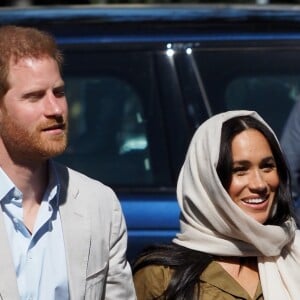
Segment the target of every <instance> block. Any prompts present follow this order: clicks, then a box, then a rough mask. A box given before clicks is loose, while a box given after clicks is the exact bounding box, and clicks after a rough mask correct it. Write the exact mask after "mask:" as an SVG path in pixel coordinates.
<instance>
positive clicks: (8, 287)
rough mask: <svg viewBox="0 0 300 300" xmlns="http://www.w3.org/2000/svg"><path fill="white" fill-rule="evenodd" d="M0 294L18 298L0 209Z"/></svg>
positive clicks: (14, 274)
mask: <svg viewBox="0 0 300 300" xmlns="http://www.w3.org/2000/svg"><path fill="white" fill-rule="evenodd" d="M0 239H1V240H0V295H1V299H4V300H5V299H7V300H17V299H20V296H19V292H18V284H17V277H16V272H15V267H14V263H13V259H12V255H11V249H10V245H9V241H8V237H7V232H6V229H5V224H4V218H3V212H2V209H1V210H0Z"/></svg>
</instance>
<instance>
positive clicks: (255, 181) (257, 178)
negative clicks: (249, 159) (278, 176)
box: [249, 170, 267, 191]
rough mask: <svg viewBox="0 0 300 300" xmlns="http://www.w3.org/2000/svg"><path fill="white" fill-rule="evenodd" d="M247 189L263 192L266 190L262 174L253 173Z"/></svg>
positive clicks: (257, 171) (258, 172)
mask: <svg viewBox="0 0 300 300" xmlns="http://www.w3.org/2000/svg"><path fill="white" fill-rule="evenodd" d="M249 188H250V189H252V190H257V191H263V190H265V189H266V188H267V182H266V180H265V178H264V175H263V174H262V172H260V171H259V170H256V171H253V173H252V175H251V176H250V180H249Z"/></svg>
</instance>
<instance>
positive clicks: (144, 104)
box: [57, 52, 170, 188]
mask: <svg viewBox="0 0 300 300" xmlns="http://www.w3.org/2000/svg"><path fill="white" fill-rule="evenodd" d="M122 54H123V55H122V56H121V55H120V54H118V53H105V52H104V53H103V52H102V53H101V52H99V53H97V52H89V53H82V52H79V53H78V54H77V55H76V53H72V54H71V53H68V52H67V56H66V67H65V70H64V79H65V83H66V94H67V98H68V103H69V123H70V126H69V127H70V130H69V143H68V148H67V149H66V151H65V153H64V154H63V155H61V156H60V157H58V158H57V160H58V161H60V162H63V163H65V164H66V165H68V166H70V167H72V168H74V169H76V170H79V171H81V172H83V173H85V174H87V175H89V176H91V177H93V178H96V179H98V180H101V181H102V182H104V183H106V184H109V185H112V186H114V187H120V188H122V187H131V188H135V187H143V186H149V187H151V186H154V185H161V184H164V185H166V184H168V183H169V182H170V177H169V174H168V172H167V171H166V170H167V167H166V166H165V165H164V164H163V163H162V164H157V163H156V162H155V160H156V159H157V158H156V157H155V155H154V154H155V153H160V156H162V157H161V158H160V159H162V160H164V161H167V159H166V158H165V157H163V156H164V154H165V153H166V151H165V150H164V144H163V143H162V142H161V141H162V140H163V137H162V136H161V135H162V133H163V130H156V129H157V128H160V127H159V126H162V125H159V124H161V120H160V113H159V106H158V105H157V96H156V87H155V82H153V80H152V78H154V77H152V69H151V67H149V68H148V69H146V70H145V71H143V72H144V74H143V73H142V72H141V73H138V72H137V69H138V68H139V66H140V65H142V64H143V63H144V64H145V65H147V63H148V64H151V61H150V58H149V56H147V55H146V56H143V55H135V56H133V55H127V56H126V55H124V53H122ZM65 55H66V54H65ZM79 55H80V59H81V60H83V63H81V64H78V63H77V62H78V57H79ZM134 67H135V69H134ZM145 72H147V73H145ZM152 124H155V126H154V127H153V126H152ZM153 141H154V142H155V144H154V142H153ZM154 148H155V149H154ZM157 148H158V149H157ZM158 166H159V168H160V170H159V169H158V168H157V167H158ZM161 169H163V171H161ZM156 174H160V175H159V176H156Z"/></svg>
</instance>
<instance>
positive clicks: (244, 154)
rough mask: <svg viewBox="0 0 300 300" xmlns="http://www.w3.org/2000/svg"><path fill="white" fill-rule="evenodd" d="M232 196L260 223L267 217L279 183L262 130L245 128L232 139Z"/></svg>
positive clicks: (271, 155) (230, 191) (230, 188)
mask: <svg viewBox="0 0 300 300" xmlns="http://www.w3.org/2000/svg"><path fill="white" fill-rule="evenodd" d="M231 147H232V148H231V151H232V161H233V165H232V180H231V183H230V186H229V189H228V193H229V195H230V197H231V198H232V200H233V201H234V202H235V203H236V204H237V205H238V206H239V207H240V208H241V209H242V210H243V211H244V212H245V213H246V214H248V215H249V216H251V217H253V218H254V219H255V220H257V221H258V222H259V223H261V224H263V223H265V222H266V221H267V219H268V217H269V215H270V211H271V207H272V204H273V201H274V197H275V193H276V191H277V188H278V185H279V177H278V173H277V168H276V163H275V160H274V157H273V154H272V151H271V148H270V146H269V144H268V141H267V140H266V138H265V137H264V135H263V134H262V133H260V132H259V131H258V130H255V129H247V130H244V131H242V132H241V133H239V134H238V135H236V136H235V137H234V138H233V140H232V145H231Z"/></svg>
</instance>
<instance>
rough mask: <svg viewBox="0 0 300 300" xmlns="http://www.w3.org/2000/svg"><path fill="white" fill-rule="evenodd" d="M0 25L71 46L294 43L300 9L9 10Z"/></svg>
mask: <svg viewBox="0 0 300 300" xmlns="http://www.w3.org/2000/svg"><path fill="white" fill-rule="evenodd" d="M0 24H16V25H23V26H26V25H28V26H36V27H39V28H41V29H46V30H50V31H51V32H53V33H54V34H55V35H56V37H57V38H58V39H59V38H60V37H61V38H63V39H65V40H66V37H67V39H69V40H70V42H72V43H73V42H76V41H77V40H76V39H77V38H78V37H80V39H82V38H84V37H85V38H88V37H92V38H94V37H93V35H95V33H96V34H97V35H98V36H99V35H101V36H102V40H105V36H106V38H109V39H110V38H111V36H113V35H118V39H119V40H121V39H122V36H124V37H125V36H126V39H127V40H130V39H131V37H129V35H128V33H130V34H131V35H132V40H135V41H137V40H138V39H139V38H141V37H142V38H143V39H144V40H147V35H152V40H153V37H155V36H156V37H157V39H158V40H163V39H164V38H162V37H163V35H165V36H170V35H173V36H174V37H175V38H174V39H173V41H176V39H178V40H179V38H178V37H180V38H181V37H183V38H184V39H186V40H190V41H192V40H193V38H191V36H192V35H194V36H196V35H198V36H199V35H201V34H202V33H204V34H206V35H207V36H209V35H210V33H212V34H213V35H215V36H214V39H217V37H216V34H223V35H224V34H227V35H228V37H230V38H231V39H232V38H233V36H234V35H235V34H236V35H239V38H242V39H244V37H245V33H247V34H248V36H247V38H249V37H250V39H251V34H252V33H254V34H255V39H257V38H259V37H258V36H259V35H260V34H264V35H267V34H269V35H270V39H274V38H275V39H276V38H278V37H279V35H278V33H282V34H284V35H286V34H287V33H288V34H289V35H291V34H294V35H295V36H296V38H297V39H299V38H300V34H299V29H300V7H299V6H292V5H290V6H288V5H222V4H218V5H203V4H184V5H183V4H182V5H178V4H177V5H166V4H164V5H68V6H31V7H26V8H20V7H10V8H1V9H0ZM275 32H276V36H275V35H274V33H275ZM72 37H73V40H71V39H72ZM197 38H198V37H197ZM289 38H290V37H288V38H287V39H289ZM293 38H295V37H293ZM222 39H223V37H222ZM264 39H266V36H264ZM171 40H172V39H170V41H171ZM194 40H196V39H194Z"/></svg>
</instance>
